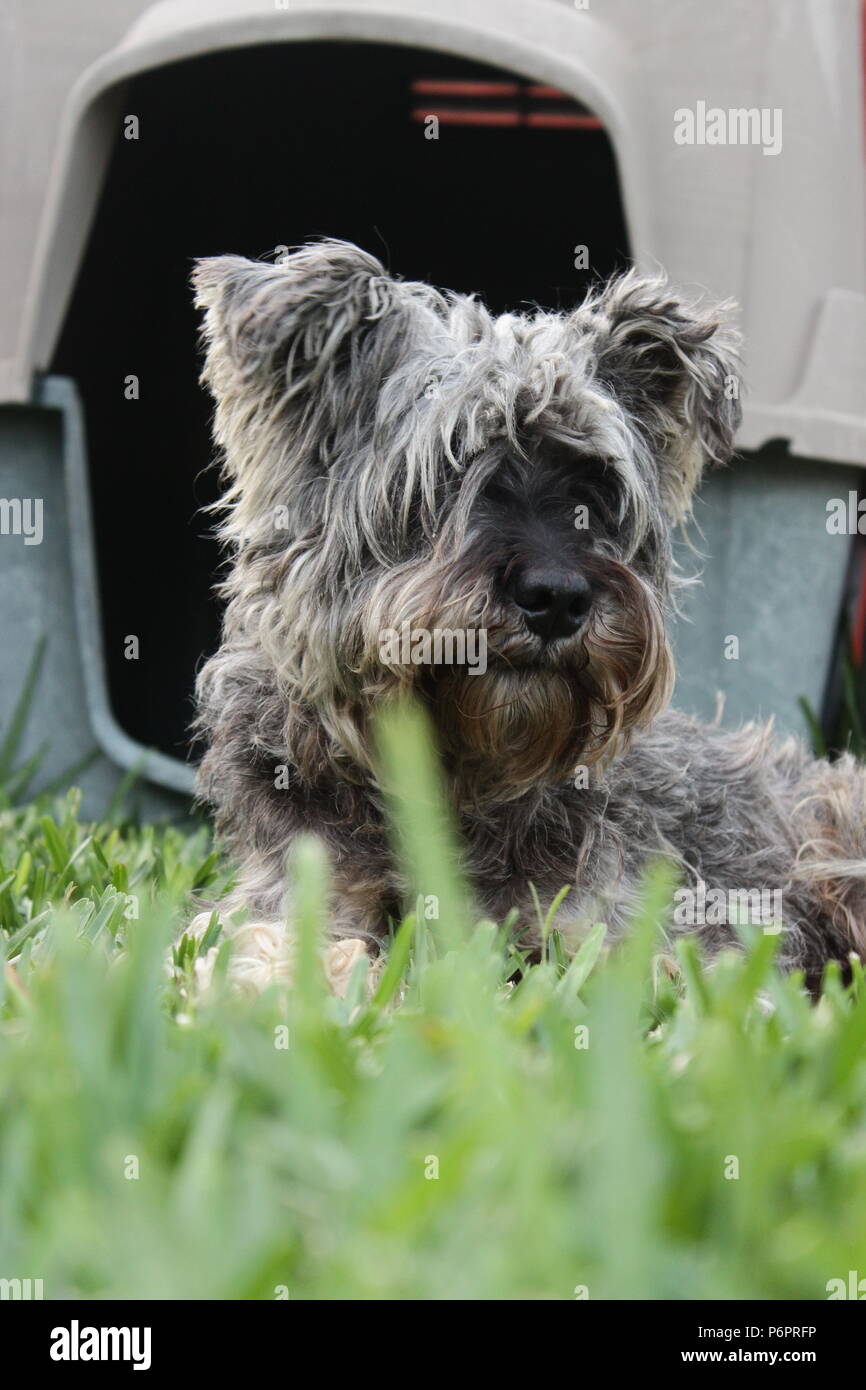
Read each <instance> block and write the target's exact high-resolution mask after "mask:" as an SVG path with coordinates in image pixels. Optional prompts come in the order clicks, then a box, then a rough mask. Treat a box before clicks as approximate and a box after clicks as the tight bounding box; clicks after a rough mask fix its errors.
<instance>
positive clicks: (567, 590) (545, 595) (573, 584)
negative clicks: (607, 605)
mask: <svg viewBox="0 0 866 1390" xmlns="http://www.w3.org/2000/svg"><path fill="white" fill-rule="evenodd" d="M505 587H506V589H507V591H508V595H509V597H510V599H511V600H512V602H513V603H514V604H515V605H516V606H517V607H518V608H519V609H520V611H521V613H522V614H523V619H524V621H525V623H526V626H527V627H528V628H529V629H530V631H531V632H534V633H536V635H537V636H539V637H542V638H543V639H544V641H545V642H553V641H555V640H556V638H557V637H573V636H574V634H575V632H577V630H578V628H579V627H580V626H581V624H582V623H583V621H584V619H585V618H586V615H587V613H588V612H589V609H590V605H591V603H592V590H591V589H590V587H589V584H588V583H587V581H586V580H585V579H584V577H583V575H582V574H578V573H577V571H576V570H566V569H556V568H554V567H553V566H550V567H548V566H541V565H538V566H530V567H529V568H528V569H521V570H517V571H516V572H515V573H513V574H512V575H510V576H509V578H508V579H507V581H506V585H505Z"/></svg>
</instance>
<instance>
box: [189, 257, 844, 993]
mask: <svg viewBox="0 0 866 1390" xmlns="http://www.w3.org/2000/svg"><path fill="white" fill-rule="evenodd" d="M194 278H195V286H196V291H197V303H198V305H199V306H200V307H201V308H202V309H203V310H204V311H205V316H204V341H205V344H206V352H207V359H206V366H205V372H204V380H205V381H206V383H207V385H208V386H209V388H210V390H211V392H212V393H213V395H214V397H215V400H216V421H215V436H216V441H217V444H218V445H219V447H220V449H221V451H222V454H223V459H224V468H225V474H226V478H227V481H228V487H227V491H226V495H225V499H224V500H225V519H224V523H223V526H222V538H223V540H224V542H225V543H226V545H227V546H228V549H229V556H230V566H229V568H228V572H227V577H226V579H225V582H224V584H223V586H222V592H223V594H224V596H225V598H226V599H227V607H226V613H225V622H224V630H223V641H222V645H221V647H220V649H219V651H218V652H217V653H216V655H215V656H213V657H212V658H211V659H210V660H209V661H208V662H207V664H206V665H205V666H204V668H203V670H202V672H201V675H200V678H199V684H198V699H199V712H200V713H199V724H200V729H201V730H202V731H203V732H204V734H205V735H206V737H207V739H208V742H209V748H208V751H207V754H206V757H205V758H204V762H203V764H202V768H201V774H200V791H201V794H202V796H203V797H204V798H205V799H206V800H207V801H208V802H210V803H211V804H212V805H213V807H214V808H215V811H216V825H217V831H218V834H219V835H220V837H221V838H222V839H223V840H224V842H225V843H226V844H227V845H228V847H229V849H230V851H231V853H232V854H233V855H234V856H235V857H236V859H237V860H238V862H239V865H240V874H239V881H238V886H237V889H236V891H235V893H234V894H233V896H232V898H231V900H230V901H229V902H228V903H227V905H226V907H227V910H231V909H232V908H234V907H237V906H243V907H245V908H246V909H248V910H249V912H250V913H251V914H252V915H253V918H254V919H255V920H256V922H257V924H259V926H260V927H261V928H262V931H263V933H264V935H263V936H262V935H261V932H260V939H261V940H266V947H265V948H264V954H266V955H269V957H271V958H273V959H276V958H277V957H278V956H279V954H280V950H279V943H280V941H281V940H282V938H283V935H284V932H285V930H286V929H285V928H284V925H283V924H284V923H286V922H287V921H290V918H291V907H290V905H287V903H286V901H285V892H286V890H285V858H286V852H287V849H288V847H289V846H290V844H291V842H292V840H293V838H294V837H295V836H297V835H298V834H299V833H300V832H308V831H313V832H315V833H317V834H318V835H319V836H320V837H321V838H322V840H323V841H324V843H325V845H326V847H327V849H328V852H329V856H330V860H331V865H332V871H333V906H332V931H333V933H334V936H335V937H337V938H340V937H351V938H363V939H367V940H369V941H370V942H378V941H381V940H382V938H383V935H384V934H385V932H386V930H387V924H388V920H389V917H390V918H398V917H399V916H400V914H401V912H402V911H403V910H404V909H405V907H406V903H405V894H406V885H405V884H404V883H403V882H402V880H401V877H400V873H399V871H398V868H397V866H396V864H395V862H394V860H393V859H392V856H391V853H390V850H389V845H388V840H387V836H386V831H385V827H384V819H383V804H382V797H381V795H380V790H379V787H378V785H377V780H376V771H375V752H374V748H373V739H372V732H371V727H370V716H371V712H372V711H373V710H374V709H375V708H377V707H380V706H381V705H382V702H383V701H386V700H388V699H390V698H392V697H395V696H398V695H402V694H405V693H407V692H413V693H414V694H415V695H417V696H418V697H419V698H420V699H421V700H422V701H423V702H424V703H425V704H426V706H427V708H428V710H429V712H430V715H431V717H432V721H433V724H434V727H435V731H436V735H437V737H438V741H439V745H440V750H441V756H442V760H443V765H444V768H445V770H446V775H447V779H448V784H449V787H450V792H451V796H452V799H453V804H454V809H455V812H456V815H457V818H458V821H459V824H460V827H461V829H462V834H463V839H464V845H465V862H466V868H467V870H468V873H469V876H470V880H471V882H472V884H473V886H474V890H475V894H476V897H477V902H478V906H479V908H480V909H482V910H483V911H484V912H485V913H486V914H488V915H489V916H491V917H493V918H494V919H498V920H501V919H502V918H503V917H504V916H505V914H506V913H507V911H508V910H509V909H510V908H511V907H516V908H517V909H518V911H519V914H520V922H521V925H522V926H523V928H524V929H525V931H526V932H527V933H529V935H530V936H531V932H532V923H533V922H534V921H535V920H536V911H535V908H534V906H533V902H532V893H531V888H530V885H534V887H535V889H536V890H537V892H538V894H539V896H540V899H541V902H542V904H543V905H545V904H548V903H549V902H550V901H551V900H552V898H553V897H554V896H555V894H556V893H557V892H558V891H559V890H560V888H561V887H562V886H563V885H564V884H570V885H572V888H571V893H570V894H569V897H568V898H567V899H566V905H565V907H564V908H563V909H562V911H561V913H560V917H559V919H558V920H559V924H560V925H561V926H562V925H564V926H565V928H566V929H567V930H569V929H570V930H571V931H572V933H573V936H574V939H575V940H579V937H580V927H581V925H582V924H585V923H586V922H589V921H593V920H598V919H601V920H604V921H605V922H607V923H608V924H609V927H610V930H611V933H612V936H614V937H615V936H616V934H617V933H618V932H621V931H622V930H623V929H624V928H625V926H626V925H627V923H628V920H629V916H630V912H631V911H632V909H633V907H634V902H635V894H636V889H637V886H638V884H639V881H640V879H641V874H642V870H643V869H644V867H645V865H646V863H647V861H648V860H650V859H651V858H654V857H656V856H659V855H663V856H668V857H670V858H672V859H674V860H675V861H676V862H677V864H678V865H679V866H680V870H681V873H682V875H683V877H684V880H685V881H686V882H687V883H695V882H696V881H698V880H700V881H703V883H704V884H706V885H707V886H708V887H709V888H718V889H723V890H743V889H748V890H753V889H768V890H781V891H782V894H783V899H782V900H783V903H784V919H783V924H784V931H783V936H782V942H781V949H780V957H781V959H782V961H783V963H784V964H785V965H786V966H789V967H793V966H801V967H802V968H803V969H804V970H805V971H806V973H807V977H808V979H809V982H810V985H811V987H812V988H815V987H817V984H818V982H819V981H820V977H821V974H822V971H823V968H824V966H825V964H826V962H827V961H828V960H830V959H838V960H841V961H845V960H846V959H847V957H848V955H849V953H850V952H851V951H857V952H859V951H861V950H862V949H863V947H864V942H866V830H864V827H866V780H864V775H863V773H862V772H861V771H860V769H859V767H858V766H857V765H856V764H855V763H854V761H853V760H852V759H851V758H849V757H845V758H842V759H841V760H840V761H839V762H837V763H835V764H833V765H830V764H828V763H825V762H820V761H816V760H814V759H812V758H811V757H809V756H808V755H807V753H806V752H805V751H804V750H803V749H802V748H801V747H800V746H799V744H797V743H796V742H794V741H789V742H786V743H783V744H781V745H778V744H776V743H774V741H773V738H772V735H771V731H770V730H769V729H768V728H764V727H755V726H748V727H746V728H743V729H741V730H740V731H739V732H733V733H731V732H724V731H723V730H722V729H721V728H720V727H717V726H715V725H713V726H707V725H704V724H701V723H699V722H698V721H696V720H694V719H691V718H686V717H684V716H683V715H680V714H676V713H672V712H665V707H666V704H667V701H668V698H669V694H670V688H671V684H672V660H671V653H670V649H669V646H668V641H667V638H666V634H665V616H666V612H667V610H668V609H669V606H670V603H671V598H672V590H673V587H674V583H675V579H674V570H673V566H672V561H671V534H672V530H673V529H674V528H675V527H676V526H677V525H678V524H679V523H681V522H682V521H683V520H684V519H685V518H686V517H687V515H688V513H689V508H690V500H691V497H692V493H693V490H694V488H695V486H696V484H697V482H698V480H699V477H700V474H701V470H702V468H703V466H704V464H705V463H706V462H707V461H712V460H716V461H723V460H724V459H726V458H727V457H728V456H729V455H730V453H731V450H732V445H733V438H734V432H735V429H736V426H737V423H738V406H737V396H738V391H737V390H736V386H735V385H734V386H733V387H732V383H734V384H735V383H736V381H737V372H738V362H737V357H736V339H735V336H734V335H733V333H732V332H731V331H730V329H727V328H725V327H724V326H723V324H722V323H721V322H720V320H719V317H718V315H717V314H716V313H711V312H708V311H706V310H704V309H700V308H698V307H694V306H692V305H691V304H690V303H688V302H686V301H685V300H683V299H682V298H681V297H679V296H678V295H677V294H676V293H675V292H674V291H673V290H672V289H671V288H670V287H669V285H668V284H666V283H665V281H664V280H663V279H661V278H657V279H645V278H642V277H641V276H639V275H638V274H636V273H635V272H630V273H628V274H626V275H624V276H622V277H620V278H618V279H616V280H614V281H612V282H611V283H610V284H608V285H607V286H606V287H605V288H604V289H602V290H601V291H600V292H599V293H596V294H592V295H590V296H589V297H588V298H587V299H586V300H585V302H584V303H583V304H582V306H581V307H580V308H578V309H577V310H575V311H574V312H572V313H545V312H540V311H538V312H533V313H529V314H526V315H515V314H505V315H502V316H501V317H494V316H492V315H491V314H490V313H489V312H488V311H487V310H486V309H485V308H484V306H483V305H482V304H481V303H479V302H478V301H477V300H476V299H474V298H469V297H464V296H461V295H453V294H442V293H440V292H438V291H437V290H434V289H432V288H430V287H429V286H427V285H423V284H415V283H403V282H401V281H399V280H398V279H395V278H392V277H391V276H390V275H388V274H386V273H385V271H384V270H383V268H382V266H381V265H380V264H379V263H378V262H377V261H376V260H375V259H373V257H371V256H369V255H367V254H365V253H364V252H362V251H360V250H358V249H357V248H356V247H354V246H351V245H349V244H346V243H342V242H333V241H329V242H324V243H319V244H314V245H308V246H306V247H303V248H302V249H300V250H299V251H297V252H295V253H294V254H293V255H291V256H289V257H288V258H286V259H285V260H284V261H283V262H282V263H280V264H276V265H270V264H260V263H254V262H250V261H247V260H244V259H242V258H240V257H236V256H225V257H219V258H215V259H209V260H204V261H201V262H199V264H198V266H197V268H196V271H195V277H194ZM582 506H585V507H586V508H587V509H588V516H589V518H590V523H589V526H588V528H587V529H580V528H578V527H576V526H575V516H576V508H579V507H582ZM551 564H553V565H555V567H556V570H557V573H559V574H566V575H567V576H568V575H571V576H573V575H578V576H580V577H581V582H583V581H586V585H587V586H588V591H589V592H590V594H591V606H590V607H589V610H588V613H587V614H586V617H585V620H584V621H583V623H582V625H581V626H580V627H579V628H578V630H577V631H576V632H575V633H574V634H573V635H565V636H562V637H560V638H558V639H557V640H552V641H547V642H546V641H544V640H543V637H541V636H539V635H537V633H536V632H535V631H534V630H533V629H532V628H531V627H530V626H528V624H527V620H526V612H527V610H526V609H525V608H524V607H521V606H520V605H519V604H517V603H516V602H515V600H514V597H513V594H514V579H515V575H517V576H520V575H521V574H523V573H526V572H528V571H529V569H531V568H532V567H533V566H535V567H538V566H547V567H549V566H550V565H551ZM406 622H408V623H409V624H410V625H411V629H412V630H413V631H415V630H418V629H424V630H427V631H432V630H434V629H437V628H441V629H449V630H455V629H463V630H467V629H469V630H471V629H475V630H479V629H483V630H485V631H486V633H487V641H488V662H489V665H488V669H487V671H486V674H484V675H479V674H471V673H470V672H469V671H468V670H467V669H466V668H465V666H457V665H440V666H438V667H434V666H419V665H412V664H407V665H401V664H399V663H397V662H392V661H389V660H386V659H384V658H383V656H382V651H381V641H380V639H381V635H382V633H383V631H384V630H386V629H400V628H401V625H402V624H403V623H406ZM578 766H583V767H585V768H588V769H589V773H588V785H583V782H584V781H585V780H586V779H585V778H583V777H581V776H578V777H577V778H576V777H575V768H576V767H578ZM262 924H263V926H262ZM672 929H673V924H672ZM289 930H290V929H289ZM698 931H699V934H700V936H701V939H702V944H703V946H704V947H705V948H706V950H707V952H708V953H710V954H711V953H712V952H714V951H716V950H717V949H718V948H719V947H720V946H721V945H723V944H724V943H726V942H729V941H731V940H732V939H734V933H733V930H732V926H731V925H728V924H723V925H716V926H703V927H700V928H698ZM275 943H276V944H275ZM255 950H256V948H255V947H253V952H254V953H255Z"/></svg>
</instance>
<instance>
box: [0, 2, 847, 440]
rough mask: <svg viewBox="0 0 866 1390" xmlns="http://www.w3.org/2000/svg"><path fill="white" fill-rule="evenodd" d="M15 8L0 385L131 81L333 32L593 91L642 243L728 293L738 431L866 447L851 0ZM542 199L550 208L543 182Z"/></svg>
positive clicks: (1, 260)
mask: <svg viewBox="0 0 866 1390" xmlns="http://www.w3.org/2000/svg"><path fill="white" fill-rule="evenodd" d="M10 8H11V14H12V24H11V26H10V27H11V28H12V30H13V31H14V32H15V34H16V43H17V45H18V50H19V51H18V61H17V62H16V64H15V65H13V67H12V70H11V73H10V77H9V81H8V82H7V83H6V85H5V94H4V98H3V99H4V101H5V102H6V104H7V110H6V113H5V114H6V127H7V129H10V130H15V131H18V132H19V133H20V134H21V135H22V136H24V135H25V134H26V141H25V140H24V139H23V138H22V139H19V141H18V142H15V141H13V140H7V141H6V142H5V143H4V146H3V149H2V152H0V180H2V186H3V187H4V188H5V189H6V190H7V194H8V190H10V189H11V190H13V193H14V197H12V198H10V197H8V196H7V199H6V201H5V206H4V209H3V210H2V212H0V218H2V232H3V243H4V246H5V248H6V250H5V253H4V255H3V257H0V274H2V276H3V278H4V281H5V283H4V285H3V294H2V297H0V401H2V400H5V401H25V400H27V399H29V398H30V394H31V390H32V380H33V373H34V372H39V371H41V370H44V369H45V368H46V367H47V366H48V363H49V361H50V358H51V355H52V352H53V349H54V346H55V343H56V341H57V336H58V333H59V331H60V327H61V325H62V322H63V316H64V313H65V309H66V305H67V302H68V298H69V295H70V292H71V289H72V285H73V283H74V279H75V274H76V271H77V268H78V265H79V262H80V258H81V256H82V254H83V250H84V247H85V244H86V240H87V235H88V231H89V227H90V224H91V220H92V217H93V214H94V211H95V208H96V203H97V199H98V195H99V189H100V186H101V181H102V177H103V173H104V170H105V167H106V161H107V157H108V150H109V147H110V143H111V139H112V138H113V134H114V132H115V130H116V122H117V121H118V120H119V119H120V118H121V117H122V115H123V83H124V81H125V79H127V78H129V77H131V76H133V75H134V74H135V73H137V72H140V71H143V70H145V69H147V68H152V67H154V66H158V65H161V64H165V63H170V62H173V61H176V60H178V59H181V58H186V57H192V56H195V55H199V54H203V53H207V52H211V51H214V50H216V49H219V48H230V47H237V46H243V45H252V44H261V43H269V42H274V43H277V42H292V41H295V42H296V41H301V40H312V39H323V38H330V39H343V40H346V39H349V40H358V41H359V42H363V41H368V42H378V43H398V44H400V43H402V44H411V45H414V46H417V47H429V48H431V49H436V50H440V51H443V52H448V53H454V54H459V55H462V56H464V57H469V58H472V59H475V60H479V61H484V62H487V63H494V64H497V65H500V66H502V67H506V68H509V69H511V70H513V71H514V72H516V73H520V74H524V75H526V76H527V77H529V78H531V79H534V80H536V81H541V82H546V83H551V84H554V85H555V86H557V87H559V88H561V89H563V90H564V91H566V92H568V93H569V94H571V95H573V96H574V97H575V98H577V99H578V100H580V101H581V102H583V103H584V104H585V105H586V106H588V107H589V108H590V109H592V110H593V111H594V112H595V113H596V114H597V115H598V116H599V117H600V118H601V120H602V121H603V123H604V125H605V127H606V128H607V131H608V134H609V136H610V138H611V141H612V144H613V147H614V150H615V152H616V157H617V162H618V167H619V175H620V180H621V195H622V199H623V204H624V207H625V210H626V217H627V221H628V226H629V233H630V239H631V245H632V248H633V250H634V253H635V256H636V258H637V260H638V262H639V263H640V264H642V265H643V266H646V267H650V266H653V265H656V264H661V265H663V266H664V267H665V268H666V269H667V270H668V271H669V272H670V274H671V275H672V276H673V277H674V279H676V280H677V281H679V282H681V283H683V284H685V285H700V286H705V287H706V288H707V289H708V290H709V291H710V292H711V293H712V294H713V295H716V296H730V297H733V298H735V299H737V300H738V301H739V303H740V304H741V306H742V325H743V328H744V332H745V337H746V351H747V362H748V366H747V376H748V380H749V387H750V391H749V395H748V397H747V399H746V401H745V402H744V405H745V418H744V423H743V428H742V431H741V435H740V443H741V445H742V446H743V447H747V448H755V447H758V446H759V445H760V444H761V443H763V442H764V441H766V440H767V439H769V438H786V439H788V440H789V441H790V447H791V450H792V452H794V453H798V454H802V455H808V456H813V457H818V458H827V459H835V460H839V461H842V462H850V463H863V462H864V461H866V391H864V386H863V383H864V381H866V295H864V289H866V285H864V275H866V255H864V252H866V245H864V242H866V236H864V226H866V220H864V141H863V91H862V81H863V75H862V68H861V34H860V18H861V6H860V3H859V0H835V3H834V4H832V5H828V4H827V3H826V2H825V0H728V2H727V3H726V4H725V5H723V6H702V7H701V8H700V11H699V18H697V17H696V7H695V5H694V3H693V0H691V2H690V0H605V4H604V5H603V6H594V5H590V6H588V7H587V8H583V6H582V0H437V3H436V5H435V7H434V6H431V5H430V4H429V0H285V4H283V0H271V3H270V5H267V4H266V3H263V0H165V3H162V4H158V5H150V6H149V5H146V4H143V3H141V0H87V2H86V3H85V4H79V5H78V6H76V7H74V9H67V10H58V11H57V12H56V13H55V14H54V15H53V16H52V20H51V24H50V25H49V26H46V25H45V23H44V16H43V15H42V12H41V10H40V9H39V7H38V6H37V7H34V6H33V5H31V4H28V3H27V0H12V4H11V7H10ZM751 111H754V112H755V113H756V114H755V116H746V115H740V114H738V113H746V112H751ZM762 121H763V124H762ZM744 132H749V133H750V134H749V138H748V139H746V138H745V136H744ZM741 140H742V141H743V142H742V143H741V142H740V141H741ZM25 147H26V148H25ZM25 159H26V165H25ZM562 176H563V178H564V179H565V178H568V177H569V171H568V170H567V169H563V171H562ZM539 215H540V216H555V215H556V189H555V188H552V189H549V190H548V191H547V195H546V198H545V199H544V202H543V205H541V206H540V210H539ZM563 232H564V235H571V234H572V231H571V229H568V228H564V229H563ZM578 233H579V229H576V230H575V232H574V235H575V239H576V240H579V235H578ZM275 236H276V232H275ZM591 254H592V248H590V255H591Z"/></svg>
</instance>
